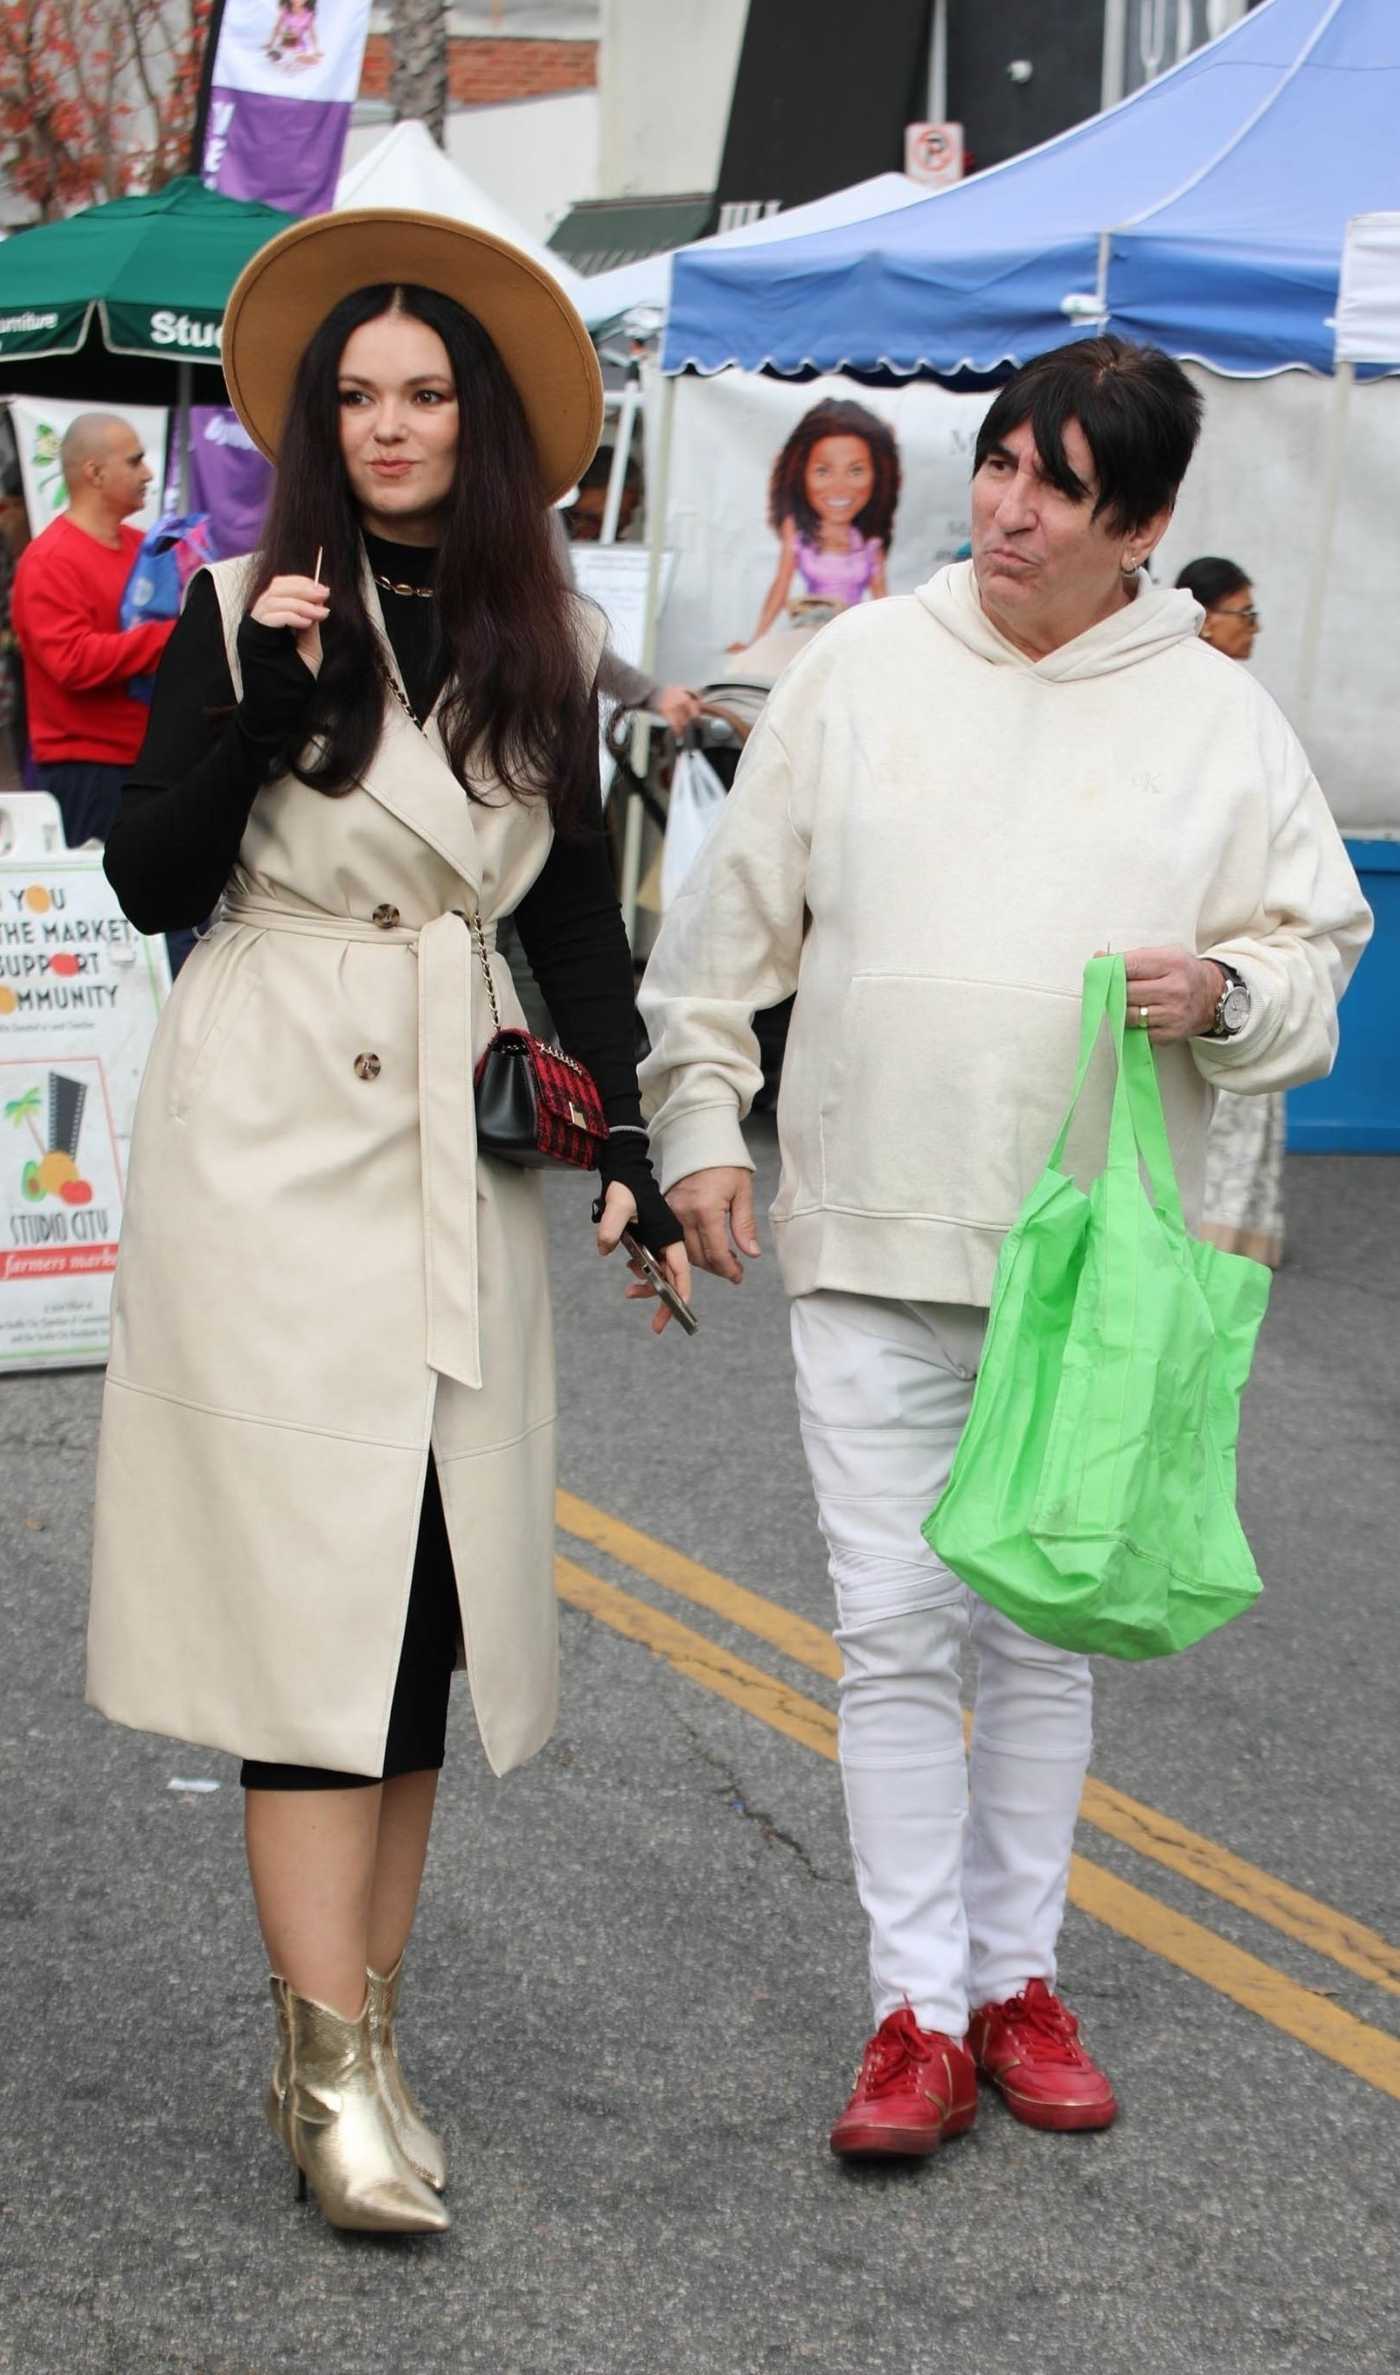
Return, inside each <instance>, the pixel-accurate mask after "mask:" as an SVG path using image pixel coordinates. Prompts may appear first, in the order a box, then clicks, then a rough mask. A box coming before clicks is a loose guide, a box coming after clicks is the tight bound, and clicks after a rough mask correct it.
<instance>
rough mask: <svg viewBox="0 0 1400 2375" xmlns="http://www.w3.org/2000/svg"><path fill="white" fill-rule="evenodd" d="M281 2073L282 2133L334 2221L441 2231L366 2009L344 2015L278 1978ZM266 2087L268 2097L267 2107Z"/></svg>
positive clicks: (445, 2222)
mask: <svg viewBox="0 0 1400 2375" xmlns="http://www.w3.org/2000/svg"><path fill="white" fill-rule="evenodd" d="M281 2003H282V2005H283V2007H284V2009H285V2013H286V2020H287V2075H286V2085H285V2090H284V2094H283V2098H282V2107H281V2132H282V2135H283V2139H284V2141H285V2143H286V2145H287V2149H288V2151H289V2152H290V2153H291V2156H292V2159H293V2161H294V2162H295V2163H296V2166H297V2168H298V2170H299V2171H300V2172H301V2177H302V2180H303V2187H302V2190H303V2191H304V2190H305V2186H306V2184H309V2185H310V2187H311V2190H312V2192H313V2193H314V2194H315V2196H316V2199H317V2201H318V2202H319V2204H320V2206H321V2209H322V2210H323V2212H324V2213H325V2216H326V2217H327V2219H328V2220H329V2221H330V2223H331V2225H332V2226H333V2227H350V2228H355V2229H358V2230H360V2231H362V2232H364V2233H370V2234H381V2235H428V2234H441V2233H442V2232H443V2231H444V2230H445V2229H446V2228H447V2227H448V2226H449V2225H450V2224H451V2221H450V2220H449V2218H448V2215H447V2212H446V2211H445V2210H444V2208H443V2206H442V2204H441V2202H440V2201H439V2200H438V2198H437V2195H436V2194H435V2193H434V2192H433V2191H432V2188H431V2187H430V2186H427V2185H425V2184H424V2182H423V2180H422V2178H421V2177H420V2176H419V2175H418V2173H417V2171H416V2170H415V2169H414V2168H413V2167H412V2166H411V2164H410V2162H409V2161H408V2160H407V2158H406V2157H405V2154H404V2152H403V2149H402V2147H401V2145H400V2144H399V2141H398V2138H397V2136H396V2135H395V2133H394V2129H393V2124H392V2122H391V2120H390V2118H389V2113H388V2110H387V2108H386V2105H385V2102H384V2098H383V2095H382V2094H381V2092H380V2088H379V2081H378V2079H377V2077H376V2075H375V2067H374V2060H373V2056H372V2054H371V2050H370V2028H369V2005H368V2002H366V2005H365V2008H364V2010H363V2011H362V2012H361V2014H360V2016H359V2019H358V2020H343V2019H342V2018H341V2016H340V2014H339V2013H338V2012H332V2011H331V2009H330V2007H329V2005H327V2004H317V2003H315V2002H314V2001H313V2000H312V1998H310V1997H309V1996H299V1995H298V1994H297V1993H296V1990H295V1989H294V1988H292V1987H290V1986H289V1985H288V1984H287V1983H286V1981H285V1980H284V1981H283V1982H282V1993H281ZM275 2087H276V2079H275V2077H274V2081H273V2090H272V2092H270V2094H269V2105H271V2101H272V2093H275Z"/></svg>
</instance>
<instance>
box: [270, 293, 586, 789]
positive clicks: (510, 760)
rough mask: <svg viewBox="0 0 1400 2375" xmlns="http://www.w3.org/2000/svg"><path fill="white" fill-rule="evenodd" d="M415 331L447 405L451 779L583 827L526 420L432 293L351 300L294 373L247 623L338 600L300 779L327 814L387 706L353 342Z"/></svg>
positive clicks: (578, 707) (563, 652) (444, 588)
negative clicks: (478, 778)
mask: <svg viewBox="0 0 1400 2375" xmlns="http://www.w3.org/2000/svg"><path fill="white" fill-rule="evenodd" d="M391 311H392V312H402V313H407V314H412V315H413V316H414V318H415V319H416V320H418V321H420V322H425V323H426V324H427V326H428V328H429V329H430V330H435V331H436V332H437V334H438V336H439V338H440V339H441V340H442V343H443V345H444V346H445V347H446V349H447V357H448V362H449V364H450V366H451V370H452V377H453V380H454V382H455V385H456V390H457V403H458V418H459V421H460V444H459V447H458V465H459V466H458V469H457V473H456V476H455V478H454V480H453V485H452V492H451V494H450V496H449V498H448V503H447V509H446V514H445V516H444V519H443V523H442V539H441V543H440V544H439V547H438V554H437V565H436V570H435V573H434V578H433V590H434V593H435V595H436V597H437V599H436V602H435V605H434V608H435V610H436V613H437V621H438V630H439V633H440V635H441V637H442V642H443V646H444V652H445V658H446V662H447V678H446V689H445V692H444V694H443V699H442V705H441V708H440V709H439V712H438V723H439V726H440V729H441V732H442V737H443V741H444V744H445V746H446V750H447V756H448V760H449V762H450V764H451V767H452V771H453V773H454V775H456V777H457V778H458V781H459V782H460V783H462V784H463V785H464V786H465V787H466V789H467V791H468V792H469V793H470V794H471V796H472V797H473V798H479V797H480V794H479V793H474V792H472V787H471V784H470V782H469V780H468V775H467V768H468V762H469V760H470V758H471V756H472V753H473V751H476V752H477V753H478V754H479V760H481V759H484V760H485V761H486V762H487V764H488V765H489V767H490V768H491V770H492V772H493V773H494V774H495V775H496V776H497V777H498V778H499V780H500V782H501V783H502V785H503V786H504V787H505V789H506V790H507V792H509V793H510V794H511V795H512V796H513V797H515V798H516V799H522V800H529V799H540V798H542V799H544V800H547V802H548V804H549V807H550V811H551V814H552V816H553V818H554V821H555V823H556V825H559V826H561V827H564V828H568V827H570V826H576V825H577V824H578V823H579V821H580V818H581V813H582V809H583V806H584V802H585V800H586V798H587V787H588V781H589V776H590V769H589V766H588V757H589V754H590V753H591V750H592V748H593V745H594V729H593V723H592V714H591V702H590V700H589V698H588V694H587V691H586V688H585V686H584V683H583V679H582V674H581V670H580V666H579V658H578V649H577V644H576V642H575V636H574V627H573V618H572V597H571V595H570V592H569V589H568V586H567V585H566V583H565V581H564V578H563V575H562V573H561V570H560V566H559V562H558V559H557V557H556V553H555V548H554V544H553V540H552V537H551V534H550V524H549V510H548V506H547V504H546V501H545V496H544V490H543V488H542V486H541V484H540V474H539V464H538V461H537V459H536V455H535V448H534V441H533V439H532V438H531V435H530V430H529V426H528V423H527V422H526V419H525V412H524V408H523V406H522V404H521V402H520V398H519V396H518V395H517V394H516V391H515V387H514V384H513V382H512V381H511V378H510V376H509V374H508V372H507V371H506V368H505V365H504V364H503V363H502V361H501V358H500V356H499V354H498V353H497V351H496V348H495V347H494V345H493V344H492V342H491V340H490V338H488V336H487V334H486V332H485V330H483V328H482V327H481V324H480V323H479V322H478V321H477V320H476V319H475V318H474V316H473V315H471V314H469V313H468V312H466V310H465V309H464V308H463V307H462V306H460V305H458V304H456V303H455V301H454V300H453V299H452V298H450V297H444V296H441V295H439V293H438V292H437V291H436V290H435V289H425V288H419V287H416V286H413V285H404V286H402V287H395V286H392V285H390V284H388V283H384V284H381V285H379V286H376V287H374V288H365V289H357V290H355V292H354V294H353V295H351V296H349V297H345V298H342V300H341V302H340V303H339V304H338V305H337V306H336V307H335V308H334V310H333V311H332V312H330V313H328V314H327V316H326V318H325V320H324V321H323V322H322V323H321V326H320V328H319V329H318V330H317V331H316V334H315V336H314V337H313V338H312V339H311V341H310V344H309V345H308V346H307V349H306V352H305V353H304V355H303V356H302V358H301V362H300V364H299V366H298V369H297V376H296V381H295V384H294V386H293V389H292V395H291V401H290V403H289V405H288V408H287V417H286V421H285V424H284V427H283V432H282V445H281V452H280V454H279V456H278V470H277V479H276V486H275V490H274V493H273V498H272V503H271V506H270V509H269V512H268V517H267V524H266V527H265V529H264V531H263V541H262V545H261V548H260V550H259V553H258V565H257V570H256V573H255V577H254V582H253V587H252V591H251V593H250V595H249V598H248V607H249V608H250V609H251V607H252V605H253V603H254V602H255V601H256V600H257V599H258V596H259V595H260V594H261V593H262V592H263V591H264V589H265V588H266V587H267V586H268V585H269V584H270V583H271V581H272V579H273V578H274V577H282V576H300V577H307V576H310V574H311V572H312V570H313V569H314V568H315V565H316V555H317V553H318V551H320V552H322V553H323V554H324V558H323V560H322V563H321V578H322V582H323V583H324V584H328V585H330V586H331V588H332V589H333V599H332V607H331V615H330V617H329V619H328V620H327V622H326V624H325V626H324V628H323V629H322V649H323V653H324V657H323V660H322V665H321V673H320V676H319V678H318V680H317V687H316V692H315V694H314V695H313V697H312V703H311V707H310V710H309V712H308V717H307V728H306V731H307V734H308V737H309V741H308V743H306V744H304V745H303V748H302V750H301V752H300V753H299V755H298V756H297V757H296V758H295V759H294V760H293V762H292V764H293V772H294V773H295V774H297V775H298V776H299V777H300V779H301V781H302V782H303V783H305V784H309V785H310V786H311V788H312V789H313V790H314V791H318V792H325V793H327V794H329V795H330V796H331V797H338V796H339V795H341V794H342V793H345V792H348V791H350V790H352V789H353V787H354V785H355V784H356V783H357V782H358V781H359V780H360V778H361V777H362V776H363V774H364V771H365V769H366V767H367V766H368V765H369V762H370V759H371V757H372V756H373V753H374V749H375V745H376V743H377V742H378V740H379V736H380V731H381V728H382V724H383V717H384V704H385V700H386V698H387V697H389V696H388V695H387V692H386V684H385V675H384V662H383V657H382V645H381V643H380V639H379V635H378V632H377V630H376V628H375V626H374V624H373V622H372V621H371V618H370V615H369V612H368V610H367V609H366V607H365V601H364V593H363V587H362V582H361V572H362V567H363V550H364V548H363V545H362V543H361V535H360V517H359V512H358V510H357V508H356V504H355V500H354V497H353V495H352V493H351V489H350V482H349V479H348V477H347V475H346V471H345V466H344V463H343V461H342V459H341V453H340V429H339V420H340V398H339V380H340V362H341V356H342V355H343V353H344V351H345V345H346V341H347V340H348V339H349V338H350V336H351V335H352V333H353V332H354V331H356V330H358V329H360V328H361V327H362V325H363V324H364V323H365V322H372V321H376V320H378V318H379V317H380V315H382V314H385V313H389V312H391Z"/></svg>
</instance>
